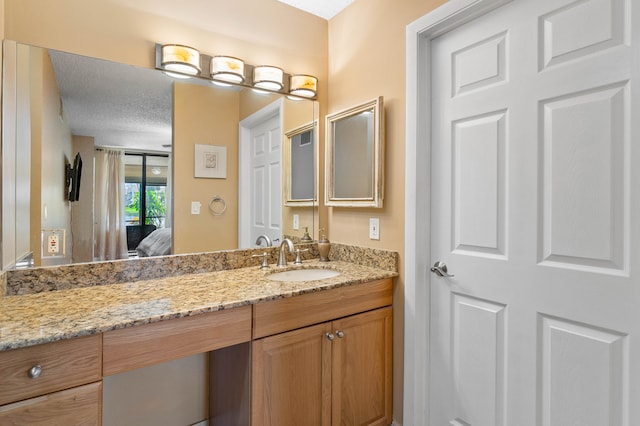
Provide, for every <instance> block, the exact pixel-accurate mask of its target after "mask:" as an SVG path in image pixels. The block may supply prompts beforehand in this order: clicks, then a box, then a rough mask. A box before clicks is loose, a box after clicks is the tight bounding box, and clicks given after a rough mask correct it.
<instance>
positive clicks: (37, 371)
mask: <svg viewBox="0 0 640 426" xmlns="http://www.w3.org/2000/svg"><path fill="white" fill-rule="evenodd" d="M41 374H42V366H40V364H38V365H34V366H33V367H31V368H30V369H29V377H31V378H32V379H37V378H38V377H40V375H41Z"/></svg>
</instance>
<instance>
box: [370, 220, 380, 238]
mask: <svg viewBox="0 0 640 426" xmlns="http://www.w3.org/2000/svg"><path fill="white" fill-rule="evenodd" d="M369 239H371V240H379V239H380V219H378V218H377V217H370V218H369Z"/></svg>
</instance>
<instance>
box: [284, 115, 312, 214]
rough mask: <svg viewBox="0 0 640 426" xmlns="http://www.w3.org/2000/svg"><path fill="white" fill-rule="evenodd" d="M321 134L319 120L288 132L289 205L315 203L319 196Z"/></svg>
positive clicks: (286, 176)
mask: <svg viewBox="0 0 640 426" xmlns="http://www.w3.org/2000/svg"><path fill="white" fill-rule="evenodd" d="M317 134H318V131H317V123H316V122H313V123H310V124H307V125H305V126H302V127H299V128H297V129H293V130H291V131H290V132H288V133H286V135H285V136H286V139H285V146H284V159H285V160H284V161H285V165H284V190H285V201H284V204H285V206H298V207H303V206H313V205H314V204H315V202H316V200H317V199H318V191H317V189H318V187H317V185H316V184H315V183H316V182H317V180H318V152H317V151H318V141H317Z"/></svg>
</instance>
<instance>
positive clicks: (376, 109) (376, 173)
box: [324, 96, 385, 208]
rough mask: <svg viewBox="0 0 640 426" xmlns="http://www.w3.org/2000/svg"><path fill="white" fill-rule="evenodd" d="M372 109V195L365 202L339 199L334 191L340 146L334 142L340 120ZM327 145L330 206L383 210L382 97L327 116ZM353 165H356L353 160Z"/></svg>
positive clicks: (354, 199) (326, 182)
mask: <svg viewBox="0 0 640 426" xmlns="http://www.w3.org/2000/svg"><path fill="white" fill-rule="evenodd" d="M370 109H373V141H372V142H373V162H372V164H371V167H372V169H373V173H372V182H371V185H372V188H373V191H372V195H371V196H370V197H369V196H365V197H362V198H338V197H336V196H335V188H336V187H338V186H339V185H340V182H336V179H335V162H334V153H335V151H336V150H335V146H336V145H337V144H339V143H340V141H339V140H336V138H335V131H334V130H335V125H336V123H338V122H339V121H341V120H345V119H348V118H350V117H354V116H356V115H358V114H361V113H362V112H364V111H367V110H370ZM325 133H326V144H325V164H326V170H325V198H324V202H325V205H327V206H335V207H369V208H382V204H383V199H384V145H385V138H384V102H383V97H382V96H379V97H377V98H376V99H373V100H371V101H369V102H365V103H363V104H360V105H357V106H354V107H352V108H349V109H346V110H343V111H339V112H336V113H333V114H329V115H327V116H326V128H325ZM354 161H357V160H355V159H354Z"/></svg>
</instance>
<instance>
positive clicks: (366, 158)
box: [325, 96, 384, 207]
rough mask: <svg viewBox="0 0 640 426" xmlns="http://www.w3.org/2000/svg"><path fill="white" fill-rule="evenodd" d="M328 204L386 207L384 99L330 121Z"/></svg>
mask: <svg viewBox="0 0 640 426" xmlns="http://www.w3.org/2000/svg"><path fill="white" fill-rule="evenodd" d="M326 132H327V144H326V152H325V154H326V164H327V173H326V176H325V179H326V191H325V204H326V205H328V206H338V207H382V201H383V195H384V109H383V98H382V96H381V97H378V98H377V99H374V100H372V101H369V102H366V103H364V104H361V105H358V106H355V107H353V108H349V109H347V110H344V111H340V112H337V113H335V114H330V115H327V118H326Z"/></svg>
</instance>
